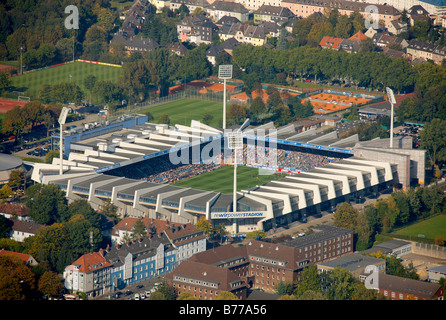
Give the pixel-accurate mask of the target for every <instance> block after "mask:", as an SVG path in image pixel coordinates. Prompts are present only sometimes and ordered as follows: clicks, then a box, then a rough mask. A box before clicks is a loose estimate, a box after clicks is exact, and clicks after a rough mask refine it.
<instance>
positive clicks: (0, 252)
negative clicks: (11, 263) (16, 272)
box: [0, 249, 39, 266]
mask: <svg viewBox="0 0 446 320" xmlns="http://www.w3.org/2000/svg"><path fill="white" fill-rule="evenodd" d="M2 256H11V257H14V258H17V259H19V260H22V261H23V263H24V264H25V265H27V266H37V265H38V264H39V263H38V262H37V260H36V259H34V257H33V256H32V255H30V254H26V253H20V252H14V251H8V250H5V249H0V257H2Z"/></svg>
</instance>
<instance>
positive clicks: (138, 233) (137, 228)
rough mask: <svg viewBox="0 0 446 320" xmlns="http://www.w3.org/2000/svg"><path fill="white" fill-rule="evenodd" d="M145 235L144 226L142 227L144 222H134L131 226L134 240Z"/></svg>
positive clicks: (139, 220) (140, 220)
mask: <svg viewBox="0 0 446 320" xmlns="http://www.w3.org/2000/svg"><path fill="white" fill-rule="evenodd" d="M146 234H147V231H146V226H145V225H144V222H143V220H142V218H141V219H138V220H136V222H135V224H134V225H133V237H134V238H135V239H136V238H138V237H141V238H142V237H144V236H145V235H146Z"/></svg>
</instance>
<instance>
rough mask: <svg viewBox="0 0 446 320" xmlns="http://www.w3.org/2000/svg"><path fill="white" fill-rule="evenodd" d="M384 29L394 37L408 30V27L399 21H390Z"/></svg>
mask: <svg viewBox="0 0 446 320" xmlns="http://www.w3.org/2000/svg"><path fill="white" fill-rule="evenodd" d="M386 29H387V31H389V32H390V33H391V34H395V35H396V34H400V33H402V32H406V31H407V30H409V26H408V25H407V23H406V22H403V21H401V20H392V21H389V22H388V23H387V24H386Z"/></svg>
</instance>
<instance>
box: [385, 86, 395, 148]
mask: <svg viewBox="0 0 446 320" xmlns="http://www.w3.org/2000/svg"><path fill="white" fill-rule="evenodd" d="M386 92H387V98H388V99H389V102H390V148H393V106H394V105H395V104H396V100H395V95H394V94H393V90H392V89H390V88H389V87H386Z"/></svg>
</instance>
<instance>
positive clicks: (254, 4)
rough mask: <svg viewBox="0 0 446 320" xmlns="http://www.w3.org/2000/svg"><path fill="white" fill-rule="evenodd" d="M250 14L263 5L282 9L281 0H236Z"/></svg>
mask: <svg viewBox="0 0 446 320" xmlns="http://www.w3.org/2000/svg"><path fill="white" fill-rule="evenodd" d="M237 2H239V3H241V4H242V5H244V6H245V8H246V9H248V10H250V11H251V12H254V11H256V10H257V9H259V8H260V7H261V6H263V5H267V6H275V7H282V0H237Z"/></svg>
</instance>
